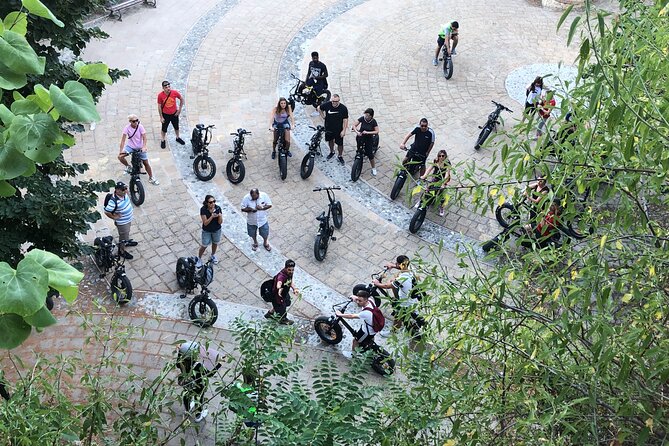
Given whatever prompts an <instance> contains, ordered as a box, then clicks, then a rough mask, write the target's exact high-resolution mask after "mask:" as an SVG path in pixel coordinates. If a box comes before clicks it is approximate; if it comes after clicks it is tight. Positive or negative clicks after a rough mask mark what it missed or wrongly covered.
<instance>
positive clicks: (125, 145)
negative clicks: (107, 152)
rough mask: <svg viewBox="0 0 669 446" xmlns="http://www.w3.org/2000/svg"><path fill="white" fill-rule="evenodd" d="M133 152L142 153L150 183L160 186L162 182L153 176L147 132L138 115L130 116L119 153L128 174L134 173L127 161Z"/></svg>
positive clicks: (141, 156)
mask: <svg viewBox="0 0 669 446" xmlns="http://www.w3.org/2000/svg"><path fill="white" fill-rule="evenodd" d="M132 152H140V158H141V159H142V164H144V168H145V169H146V173H148V174H149V183H151V184H153V185H156V186H157V185H159V184H160V182H159V181H158V180H157V179H156V177H154V176H153V170H152V169H151V164H149V155H148V154H147V152H146V130H144V126H143V125H142V124H140V122H139V118H138V117H137V115H128V125H126V126H125V128H124V129H123V134H122V135H121V144H120V149H119V152H118V160H119V161H120V162H121V164H123V165H124V166H125V168H126V172H127V173H131V172H132V167H130V164H128V159H127V158H128V157H127V155H130V154H131V153H132ZM126 154H127V155H126Z"/></svg>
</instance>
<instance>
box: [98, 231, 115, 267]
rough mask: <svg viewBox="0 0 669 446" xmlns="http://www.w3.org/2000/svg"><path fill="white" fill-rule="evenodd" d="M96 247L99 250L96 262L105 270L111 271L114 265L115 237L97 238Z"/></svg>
mask: <svg viewBox="0 0 669 446" xmlns="http://www.w3.org/2000/svg"><path fill="white" fill-rule="evenodd" d="M94 246H95V247H96V248H97V249H98V253H97V254H96V262H98V266H99V267H101V268H104V269H110V268H111V267H112V266H113V265H114V260H113V257H114V256H113V251H114V247H115V246H116V245H114V237H112V236H111V235H108V236H106V237H102V238H100V237H97V238H96V239H95V241H94Z"/></svg>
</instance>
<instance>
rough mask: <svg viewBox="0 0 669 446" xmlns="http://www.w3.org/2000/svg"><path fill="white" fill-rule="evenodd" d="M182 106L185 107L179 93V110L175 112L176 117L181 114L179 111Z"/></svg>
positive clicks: (184, 101) (184, 102)
mask: <svg viewBox="0 0 669 446" xmlns="http://www.w3.org/2000/svg"><path fill="white" fill-rule="evenodd" d="M184 105H186V100H185V99H184V97H183V96H181V93H179V109H178V110H177V116H179V115H180V114H181V109H182V108H183V106H184Z"/></svg>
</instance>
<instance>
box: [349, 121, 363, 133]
mask: <svg viewBox="0 0 669 446" xmlns="http://www.w3.org/2000/svg"><path fill="white" fill-rule="evenodd" d="M361 125H362V123H361V122H360V121H355V122H354V123H353V127H351V130H353V131H354V132H355V133H356V134H358V135H360V134H361V133H360V132H359V131H358V127H360V126H361Z"/></svg>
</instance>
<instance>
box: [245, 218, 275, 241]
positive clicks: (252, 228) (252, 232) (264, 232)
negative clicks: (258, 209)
mask: <svg viewBox="0 0 669 446" xmlns="http://www.w3.org/2000/svg"><path fill="white" fill-rule="evenodd" d="M246 232H247V233H248V234H249V237H251V238H255V236H256V234H257V233H258V232H259V233H260V237H262V238H263V239H266V238H267V237H268V236H269V222H267V223H265V224H264V225H262V226H261V227H257V226H256V225H249V224H247V225H246Z"/></svg>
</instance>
